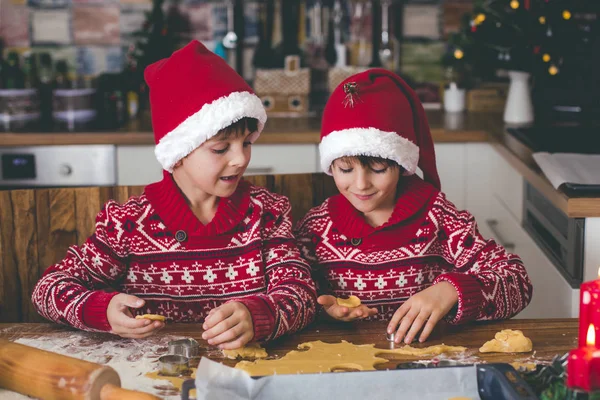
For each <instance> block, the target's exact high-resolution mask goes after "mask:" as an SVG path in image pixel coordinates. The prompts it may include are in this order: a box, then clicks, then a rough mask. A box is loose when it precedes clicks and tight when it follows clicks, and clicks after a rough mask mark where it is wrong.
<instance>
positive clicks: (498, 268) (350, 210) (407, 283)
mask: <svg viewBox="0 0 600 400" xmlns="http://www.w3.org/2000/svg"><path fill="white" fill-rule="evenodd" d="M399 190H400V193H401V195H400V196H399V199H398V201H397V203H396V206H395V208H394V211H393V213H392V215H391V217H390V219H389V220H388V222H386V223H385V224H383V225H382V226H379V227H377V228H374V227H371V226H370V225H369V224H367V223H366V222H365V220H364V218H363V216H362V215H361V214H360V212H359V211H358V210H356V209H355V208H354V207H353V206H352V204H351V203H350V202H349V201H348V200H347V199H346V198H345V197H344V196H342V195H340V194H338V195H336V196H333V197H331V198H329V199H327V200H326V201H325V202H324V203H323V204H322V205H320V206H319V207H315V208H313V209H312V210H310V211H309V212H308V214H307V215H306V216H305V217H304V218H303V219H302V220H301V221H300V222H299V224H298V226H297V227H296V232H295V234H296V238H297V240H298V243H299V246H300V249H301V251H302V254H303V256H304V257H305V258H306V259H307V260H308V261H309V263H310V264H311V265H312V268H313V278H314V279H315V281H316V283H317V287H318V288H319V292H320V294H327V293H329V294H333V295H335V296H338V297H347V296H350V295H355V296H358V297H359V298H360V299H361V300H362V302H363V303H364V304H366V305H367V306H369V307H375V308H377V310H378V313H377V314H376V315H375V316H374V317H372V318H373V319H382V320H389V319H391V317H392V315H393V314H394V312H395V311H396V310H397V309H398V307H400V305H402V304H403V303H404V302H405V301H406V300H407V299H408V298H409V297H410V296H412V295H413V294H415V293H417V292H419V291H421V290H423V289H425V288H427V287H429V286H431V285H433V284H435V283H437V282H441V281H446V282H449V283H451V284H452V285H453V286H454V288H455V289H456V291H457V292H458V298H459V300H458V305H457V307H455V309H454V310H453V311H452V312H451V313H450V314H449V315H448V316H447V320H448V321H449V322H451V323H455V324H456V323H463V322H467V321H471V320H487V319H504V318H510V317H512V316H513V315H515V314H517V313H518V312H520V311H521V310H523V308H525V307H526V306H527V304H529V302H530V301H531V295H532V286H531V281H530V280H529V277H528V275H527V272H526V271H525V268H524V266H523V263H522V261H521V259H520V258H519V257H518V256H517V255H515V254H509V253H507V252H506V250H505V249H504V248H503V247H502V246H501V245H499V244H497V243H496V242H495V241H494V240H486V239H484V238H483V237H482V236H481V234H480V233H479V231H478V229H477V224H476V222H475V219H474V217H473V216H472V215H471V214H470V213H469V212H467V211H459V210H457V209H456V207H455V206H454V205H453V204H452V203H451V202H450V201H448V200H447V199H446V196H445V195H444V194H443V193H441V192H439V191H438V190H437V189H435V188H434V187H433V186H432V185H430V184H428V183H425V182H424V181H423V180H421V179H420V178H418V177H416V176H412V177H405V178H402V180H401V182H400V185H399Z"/></svg>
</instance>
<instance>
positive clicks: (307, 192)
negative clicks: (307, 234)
mask: <svg viewBox="0 0 600 400" xmlns="http://www.w3.org/2000/svg"><path fill="white" fill-rule="evenodd" d="M246 179H247V180H248V181H250V182H252V183H253V184H255V185H257V186H263V187H266V188H267V189H269V190H270V191H272V192H275V193H281V194H283V195H286V196H287V197H288V198H289V199H290V202H291V204H292V215H293V218H294V222H296V221H298V220H299V219H300V218H302V216H304V214H306V212H307V211H308V210H309V209H310V208H312V207H314V206H316V205H319V204H321V203H322V202H323V201H324V200H325V199H326V198H328V197H330V196H331V195H333V194H335V193H337V189H336V187H335V184H334V182H333V179H331V177H329V176H327V175H325V174H297V175H265V176H250V177H246ZM143 190H144V187H143V186H114V187H86V188H59V189H30V190H13V191H0V263H1V264H0V322H39V321H44V319H43V318H42V317H40V316H39V315H38V314H37V312H36V311H35V309H34V308H33V305H32V304H31V301H30V298H31V293H32V290H33V287H34V286H35V284H36V282H37V281H38V279H39V277H40V276H41V274H42V273H43V272H44V270H45V269H46V268H47V267H49V266H50V265H52V264H55V263H56V262H58V261H60V260H61V259H62V258H64V256H65V254H66V251H67V249H68V248H69V246H71V245H73V244H81V243H83V242H84V241H85V240H86V239H87V238H88V237H89V236H90V235H91V234H92V233H93V231H94V225H95V220H96V215H97V214H98V212H99V211H100V209H101V207H102V206H103V205H104V203H106V202H107V201H108V200H109V199H115V200H116V201H118V202H120V203H123V202H125V201H127V199H129V197H131V196H137V195H140V194H141V193H142V192H143Z"/></svg>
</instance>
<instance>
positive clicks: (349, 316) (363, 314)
mask: <svg viewBox="0 0 600 400" xmlns="http://www.w3.org/2000/svg"><path fill="white" fill-rule="evenodd" d="M317 302H318V303H319V304H321V305H322V306H323V309H324V310H325V312H327V314H329V315H330V316H331V317H332V318H335V319H338V320H340V321H346V322H349V321H354V320H356V319H363V318H367V317H370V316H372V315H375V314H377V309H376V308H369V307H367V306H365V305H364V304H361V305H360V306H358V307H354V308H348V307H346V306H340V305H339V304H338V303H337V300H336V298H335V297H334V296H329V295H324V296H319V298H317Z"/></svg>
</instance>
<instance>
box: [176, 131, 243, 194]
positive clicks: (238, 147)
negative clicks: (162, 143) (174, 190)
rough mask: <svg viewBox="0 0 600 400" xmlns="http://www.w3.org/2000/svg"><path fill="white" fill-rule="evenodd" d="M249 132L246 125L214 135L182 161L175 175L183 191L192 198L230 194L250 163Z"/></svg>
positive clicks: (177, 166)
mask: <svg viewBox="0 0 600 400" xmlns="http://www.w3.org/2000/svg"><path fill="white" fill-rule="evenodd" d="M251 134H252V132H251V131H250V130H248V129H247V128H246V129H245V131H244V132H243V133H242V132H241V131H240V132H234V133H231V134H224V133H220V134H217V135H216V136H214V137H212V138H210V139H209V140H207V141H206V142H204V143H202V145H200V147H198V148H197V149H195V150H194V151H192V152H191V153H190V154H189V155H188V156H187V157H185V158H184V159H183V160H181V162H180V163H178V164H177V165H176V167H175V170H174V175H176V181H177V183H178V185H180V188H181V189H182V190H183V192H184V193H186V195H188V196H189V195H190V194H192V193H193V194H194V197H195V198H198V197H203V196H202V195H204V196H205V197H210V196H217V197H229V196H231V195H232V194H233V193H234V192H235V190H236V188H237V186H238V183H239V181H240V179H241V178H242V175H243V174H244V172H245V171H246V167H248V163H249V162H250V155H251V142H250V136H251Z"/></svg>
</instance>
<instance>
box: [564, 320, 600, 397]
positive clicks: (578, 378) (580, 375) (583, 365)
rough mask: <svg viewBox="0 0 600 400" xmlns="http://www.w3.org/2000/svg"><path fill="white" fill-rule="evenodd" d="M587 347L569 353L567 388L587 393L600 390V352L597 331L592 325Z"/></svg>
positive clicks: (589, 330)
mask: <svg viewBox="0 0 600 400" xmlns="http://www.w3.org/2000/svg"><path fill="white" fill-rule="evenodd" d="M586 336H587V337H586V346H584V347H581V346H580V347H579V348H577V349H575V350H571V351H570V352H569V361H568V364H567V387H569V388H571V389H578V390H583V391H586V392H592V391H597V390H599V389H600V350H598V349H596V329H595V327H594V324H590V325H589V327H588V329H587V334H586Z"/></svg>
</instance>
